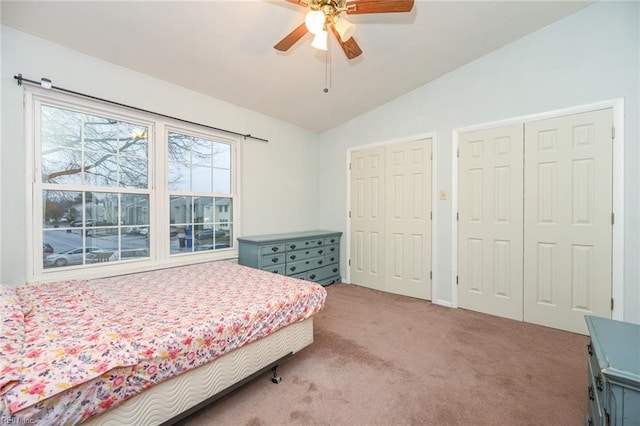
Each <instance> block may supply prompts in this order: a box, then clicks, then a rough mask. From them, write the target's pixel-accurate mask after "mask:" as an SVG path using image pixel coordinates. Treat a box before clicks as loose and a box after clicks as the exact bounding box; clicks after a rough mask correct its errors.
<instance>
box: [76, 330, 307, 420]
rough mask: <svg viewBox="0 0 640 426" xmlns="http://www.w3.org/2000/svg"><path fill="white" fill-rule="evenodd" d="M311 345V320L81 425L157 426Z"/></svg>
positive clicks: (183, 376) (186, 374)
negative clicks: (128, 425)
mask: <svg viewBox="0 0 640 426" xmlns="http://www.w3.org/2000/svg"><path fill="white" fill-rule="evenodd" d="M311 343H313V317H311V318H308V319H306V320H305V321H303V322H298V323H294V324H291V325H288V326H287V327H285V328H282V329H280V330H278V331H276V332H275V333H273V334H271V335H269V336H267V337H265V338H263V339H260V340H258V341H255V342H253V343H251V344H249V345H246V346H243V347H241V348H239V349H235V350H234V351H232V352H230V353H228V354H226V355H224V356H222V357H220V358H218V359H216V360H215V361H213V362H211V363H208V364H205V365H202V366H200V367H198V368H196V369H193V370H190V371H188V372H186V373H184V374H181V375H180V376H177V377H174V378H172V379H170V380H167V381H165V382H162V383H160V384H158V385H156V386H154V387H152V388H150V389H148V390H146V391H144V392H143V393H141V394H138V395H136V396H134V397H133V398H131V399H129V400H127V401H126V402H124V403H123V404H121V405H119V406H117V407H115V408H113V409H111V410H109V411H107V412H105V413H103V414H101V415H99V416H97V417H94V418H91V419H89V421H87V422H85V423H83V424H85V425H91V426H95V425H113V426H121V425H123V424H132V425H136V426H146V425H149V426H151V425H158V424H161V423H163V422H165V421H167V420H169V419H171V418H173V417H175V416H177V415H178V414H180V413H182V412H184V411H186V410H188V409H190V408H191V407H193V406H195V405H197V404H199V403H200V402H202V401H205V400H206V399H208V398H210V397H211V396H213V395H215V394H217V393H219V392H220V391H223V390H224V389H227V388H228V387H230V386H232V385H233V384H235V383H237V382H239V381H241V380H243V379H245V378H247V377H249V376H250V375H252V374H253V373H255V372H256V371H259V370H261V369H263V368H265V367H267V366H269V365H270V364H272V363H273V362H274V361H277V360H278V359H280V358H282V357H284V356H286V355H287V354H289V353H296V352H298V351H300V350H301V349H303V348H304V347H306V346H308V345H310V344H311ZM274 386H277V385H274Z"/></svg>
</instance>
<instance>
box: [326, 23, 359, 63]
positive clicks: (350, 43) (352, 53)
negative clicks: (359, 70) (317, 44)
mask: <svg viewBox="0 0 640 426" xmlns="http://www.w3.org/2000/svg"><path fill="white" fill-rule="evenodd" d="M331 31H332V32H333V35H334V36H336V40H338V44H339V45H340V47H341V48H342V50H343V51H344V54H345V55H347V58H349V59H353V58H357V57H358V56H360V55H362V49H360V46H358V43H356V41H355V40H354V38H353V37H351V38H350V39H349V40H347V41H342V39H341V38H340V34H338V31H337V30H336V29H335V28H334V26H333V25H332V26H331Z"/></svg>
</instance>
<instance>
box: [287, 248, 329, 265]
mask: <svg viewBox="0 0 640 426" xmlns="http://www.w3.org/2000/svg"><path fill="white" fill-rule="evenodd" d="M324 252H325V248H324V247H320V248H315V247H314V248H312V249H307V250H296V251H289V252H287V262H293V261H298V260H304V259H310V258H312V257H320V256H323V255H324Z"/></svg>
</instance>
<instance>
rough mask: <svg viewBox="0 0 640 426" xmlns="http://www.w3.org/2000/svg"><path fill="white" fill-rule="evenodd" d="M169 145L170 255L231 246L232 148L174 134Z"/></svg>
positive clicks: (212, 141)
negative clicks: (175, 235) (175, 237)
mask: <svg viewBox="0 0 640 426" xmlns="http://www.w3.org/2000/svg"><path fill="white" fill-rule="evenodd" d="M168 144H169V167H168V170H169V173H168V175H169V205H170V210H169V212H170V225H171V227H170V233H171V234H176V233H177V234H178V236H179V237H178V241H177V244H176V242H175V241H173V242H172V244H171V253H172V254H176V253H185V252H187V253H189V252H192V251H207V250H216V249H222V248H229V247H231V243H232V241H233V240H232V237H233V235H232V229H233V228H232V227H231V226H229V223H230V216H229V206H230V205H231V204H232V198H231V145H230V144H229V143H223V142H218V141H216V140H209V139H203V138H201V137H198V136H194V135H188V134H183V133H178V132H173V131H169V133H168ZM209 194H212V195H209ZM223 207H224V209H223ZM223 222H224V223H225V224H226V225H225V226H223V225H222V223H223ZM222 228H224V229H222Z"/></svg>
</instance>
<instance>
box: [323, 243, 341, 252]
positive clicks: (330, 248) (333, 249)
mask: <svg viewBox="0 0 640 426" xmlns="http://www.w3.org/2000/svg"><path fill="white" fill-rule="evenodd" d="M324 249H325V253H326V254H329V253H335V254H340V246H339V245H333V246H325V248H324Z"/></svg>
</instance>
